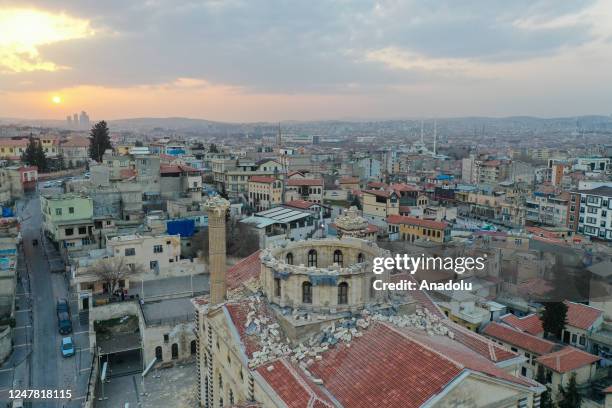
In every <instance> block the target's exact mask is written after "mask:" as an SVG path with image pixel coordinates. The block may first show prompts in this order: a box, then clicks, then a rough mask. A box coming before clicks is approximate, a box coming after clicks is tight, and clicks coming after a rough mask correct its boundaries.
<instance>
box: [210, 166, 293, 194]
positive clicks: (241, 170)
mask: <svg viewBox="0 0 612 408" xmlns="http://www.w3.org/2000/svg"><path fill="white" fill-rule="evenodd" d="M211 165H212V172H213V179H214V182H215V186H216V187H217V189H219V191H222V192H225V193H226V194H228V196H230V197H233V198H237V197H246V196H247V195H248V192H249V178H250V177H252V176H267V177H274V178H281V177H282V176H283V174H284V168H283V165H282V164H281V163H279V162H277V161H275V160H272V159H262V160H260V161H258V162H253V161H247V160H235V159H231V158H227V157H226V158H214V159H212V160H211Z"/></svg>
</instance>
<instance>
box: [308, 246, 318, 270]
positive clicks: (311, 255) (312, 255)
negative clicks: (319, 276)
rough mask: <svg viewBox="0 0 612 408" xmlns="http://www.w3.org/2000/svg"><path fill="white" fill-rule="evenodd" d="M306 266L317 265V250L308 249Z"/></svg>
mask: <svg viewBox="0 0 612 408" xmlns="http://www.w3.org/2000/svg"><path fill="white" fill-rule="evenodd" d="M308 266H315V267H316V266H317V251H315V250H314V249H311V250H310V251H308Z"/></svg>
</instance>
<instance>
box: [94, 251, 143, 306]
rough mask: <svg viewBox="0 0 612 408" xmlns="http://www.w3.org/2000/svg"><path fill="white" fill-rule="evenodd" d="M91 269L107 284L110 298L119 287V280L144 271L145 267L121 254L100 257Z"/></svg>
mask: <svg viewBox="0 0 612 408" xmlns="http://www.w3.org/2000/svg"><path fill="white" fill-rule="evenodd" d="M91 271H92V272H93V274H94V275H95V276H97V277H98V278H99V279H100V281H102V282H103V283H105V284H106V287H107V288H108V297H109V298H110V297H111V296H112V295H113V293H114V292H115V291H116V290H117V289H119V281H121V280H125V279H126V278H129V277H130V276H134V275H137V274H139V273H143V272H144V268H143V267H142V266H141V265H138V264H130V263H128V262H126V260H125V257H122V256H120V257H112V258H104V259H100V260H99V261H97V262H96V263H95V264H94V265H93V266H92V268H91Z"/></svg>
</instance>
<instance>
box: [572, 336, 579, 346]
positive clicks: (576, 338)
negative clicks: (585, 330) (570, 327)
mask: <svg viewBox="0 0 612 408" xmlns="http://www.w3.org/2000/svg"><path fill="white" fill-rule="evenodd" d="M577 340H578V336H576V334H572V344H576V341H577Z"/></svg>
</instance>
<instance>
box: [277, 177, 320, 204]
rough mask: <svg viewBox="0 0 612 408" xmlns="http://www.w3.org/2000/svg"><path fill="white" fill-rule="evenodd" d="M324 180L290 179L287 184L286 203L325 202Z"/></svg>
mask: <svg viewBox="0 0 612 408" xmlns="http://www.w3.org/2000/svg"><path fill="white" fill-rule="evenodd" d="M323 185H324V184H323V179H308V178H290V179H287V180H286V182H285V201H294V200H304V201H310V202H312V203H322V202H323V194H324V193H325V192H324V187H323Z"/></svg>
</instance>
